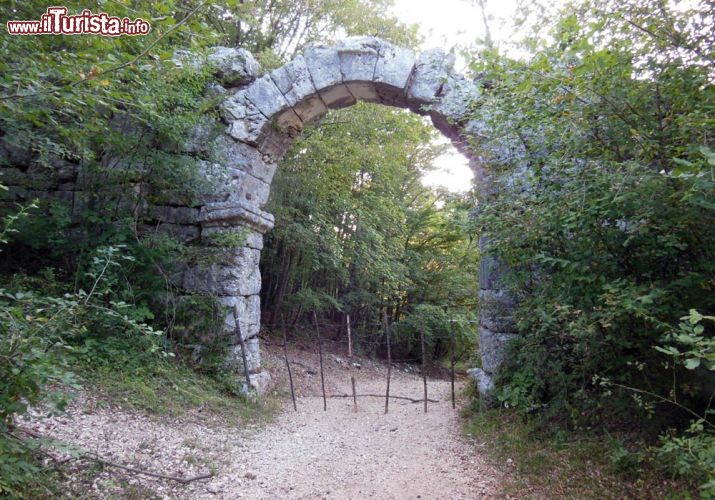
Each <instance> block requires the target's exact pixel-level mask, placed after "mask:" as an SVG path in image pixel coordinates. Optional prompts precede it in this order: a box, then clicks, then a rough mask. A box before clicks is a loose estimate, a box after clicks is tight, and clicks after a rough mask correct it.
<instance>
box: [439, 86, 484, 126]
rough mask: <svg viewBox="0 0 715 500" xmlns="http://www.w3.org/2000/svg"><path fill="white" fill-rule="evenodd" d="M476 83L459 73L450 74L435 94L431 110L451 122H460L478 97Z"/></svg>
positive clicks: (467, 114)
mask: <svg viewBox="0 0 715 500" xmlns="http://www.w3.org/2000/svg"><path fill="white" fill-rule="evenodd" d="M479 95H480V94H479V89H478V88H477V85H476V84H475V83H474V82H472V81H469V80H467V79H466V78H464V77H463V76H461V75H453V74H450V75H449V76H448V77H447V81H446V82H445V83H444V85H443V86H442V88H441V91H440V92H439V94H438V95H437V101H436V102H435V103H434V104H433V105H432V110H433V111H434V112H436V113H439V114H441V115H443V116H445V117H448V118H449V119H450V120H452V121H453V122H460V121H462V120H464V119H465V118H467V117H468V116H469V114H470V113H469V112H470V109H471V107H472V106H473V105H474V103H475V102H476V101H477V100H478V99H479Z"/></svg>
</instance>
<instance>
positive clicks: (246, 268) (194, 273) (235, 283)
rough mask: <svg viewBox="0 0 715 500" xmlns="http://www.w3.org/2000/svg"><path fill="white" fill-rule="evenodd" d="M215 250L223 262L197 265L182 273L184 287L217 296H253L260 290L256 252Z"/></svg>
mask: <svg viewBox="0 0 715 500" xmlns="http://www.w3.org/2000/svg"><path fill="white" fill-rule="evenodd" d="M218 252H221V254H222V258H223V259H224V260H223V262H221V263H218V264H210V265H197V266H194V267H192V268H190V269H188V270H187V271H186V272H185V273H184V277H183V279H182V287H183V288H184V290H187V291H189V292H191V293H208V294H212V295H219V296H237V295H257V294H258V293H259V292H260V291H261V272H260V270H259V269H258V261H259V259H260V255H261V253H260V251H259V250H254V249H252V248H239V249H222V250H219V251H218ZM212 254H213V255H216V254H217V252H216V251H214V252H212Z"/></svg>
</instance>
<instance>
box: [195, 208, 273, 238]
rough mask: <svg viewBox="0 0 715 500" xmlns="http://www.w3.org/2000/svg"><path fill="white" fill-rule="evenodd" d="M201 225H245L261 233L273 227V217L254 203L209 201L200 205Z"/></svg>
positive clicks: (199, 218)
mask: <svg viewBox="0 0 715 500" xmlns="http://www.w3.org/2000/svg"><path fill="white" fill-rule="evenodd" d="M198 220H199V222H201V225H202V227H210V226H224V225H226V224H230V223H232V224H237V225H245V226H247V227H250V228H252V229H254V230H256V231H258V232H259V233H261V234H265V233H266V232H268V231H269V230H271V229H273V224H274V223H275V218H274V217H273V215H272V214H269V213H268V212H264V211H262V210H260V209H259V208H258V207H256V206H255V205H250V204H247V203H242V202H225V203H210V204H207V205H204V206H203V207H201V212H200V214H199V217H198Z"/></svg>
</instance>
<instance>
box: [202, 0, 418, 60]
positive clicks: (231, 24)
mask: <svg viewBox="0 0 715 500" xmlns="http://www.w3.org/2000/svg"><path fill="white" fill-rule="evenodd" d="M392 3H393V2H392V0H317V1H315V0H313V1H308V0H298V1H296V0H277V1H273V2H261V1H259V0H229V1H225V2H221V4H220V5H214V6H212V8H211V9H210V12H209V14H208V16H207V17H208V18H209V19H210V21H211V23H212V24H214V25H216V26H217V27H218V28H219V31H220V33H221V42H222V43H223V44H225V45H227V46H240V47H245V48H247V49H248V50H250V51H251V52H253V53H254V54H256V55H257V56H258V57H259V60H260V61H261V63H262V64H263V66H264V68H272V67H275V66H278V65H280V62H285V61H286V60H289V59H291V58H292V57H293V56H294V55H296V54H297V53H299V52H300V51H301V50H302V49H303V47H304V46H305V45H306V44H309V43H314V42H327V43H329V42H333V41H335V40H337V39H339V38H341V37H344V36H352V35H375V36H378V37H380V38H383V39H385V40H389V41H392V42H394V43H397V44H400V45H407V46H414V45H416V44H417V42H418V41H419V40H418V35H417V27H416V26H406V25H404V24H403V23H401V22H400V21H399V20H397V19H396V18H395V17H393V16H392V15H390V14H389V9H390V6H391V5H392Z"/></svg>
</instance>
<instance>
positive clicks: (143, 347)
mask: <svg viewBox="0 0 715 500" xmlns="http://www.w3.org/2000/svg"><path fill="white" fill-rule="evenodd" d="M122 251H123V249H122V248H120V247H105V248H101V249H98V251H97V252H96V255H95V256H94V257H93V259H92V265H91V266H90V268H89V270H88V271H87V277H88V278H89V279H90V280H91V281H90V283H91V288H89V291H85V290H82V289H80V290H79V291H78V292H75V293H69V292H66V293H61V292H62V288H63V286H62V285H61V284H60V283H58V282H57V281H56V279H55V276H54V273H53V272H52V271H51V270H47V271H45V272H44V273H42V276H41V277H40V278H39V279H35V278H26V279H23V278H22V277H19V276H16V277H14V278H13V282H12V283H10V284H9V285H10V286H11V287H12V288H14V290H12V289H10V288H8V289H2V290H0V317H1V320H0V358H1V359H2V360H3V363H1V364H0V379H1V380H2V384H0V449H2V450H3V454H2V455H0V457H2V458H0V472H1V473H0V491H2V492H5V493H10V494H14V493H17V491H18V488H21V487H22V486H23V485H24V484H25V483H27V482H28V481H31V480H32V477H33V475H34V474H35V473H36V472H37V468H36V465H35V461H34V459H33V458H32V453H33V449H32V447H28V445H27V444H26V443H23V442H21V441H18V438H17V437H16V436H14V434H12V430H13V428H14V418H15V417H16V416H18V415H23V414H24V413H26V411H27V409H28V407H29V406H30V405H36V404H38V403H40V402H43V401H45V402H50V403H51V407H52V408H53V409H54V411H61V410H62V409H63V407H64V405H65V404H66V402H67V398H66V396H65V394H64V393H63V392H62V391H64V390H66V389H67V388H68V387H71V386H76V385H77V380H76V377H75V375H74V373H73V368H72V365H73V364H75V363H78V362H81V363H82V364H84V365H87V364H89V363H102V362H109V361H110V360H111V362H112V363H116V364H118V365H120V366H121V364H122V363H123V362H124V361H127V358H124V359H123V358H122V356H121V354H124V355H125V356H126V355H127V354H126V352H127V346H128V345H131V346H133V353H135V354H136V353H138V352H141V353H142V355H143V357H144V360H146V359H147V358H152V357H154V356H156V353H158V352H160V346H159V345H158V344H157V341H156V339H157V338H158V336H159V335H161V332H160V331H157V330H154V329H153V328H151V327H150V326H148V325H147V324H145V323H142V320H143V319H145V316H146V312H145V311H142V310H141V308H135V307H133V306H131V305H129V304H127V303H125V302H122V301H120V300H113V299H112V298H111V297H112V295H113V293H112V292H113V287H116V278H115V277H116V269H117V268H120V267H121V265H122V264H121V263H122V261H123V260H127V259H128V258H129V257H128V256H126V255H123V254H122ZM41 282H42V284H40V283H41ZM27 285H31V286H30V287H28V286H27ZM25 288H27V289H30V290H31V289H33V288H34V289H40V290H41V292H35V291H25V290H24V289H25ZM102 338H103V339H104V340H105V342H99V341H98V340H99V339H102ZM140 361H141V360H139V359H134V358H131V362H134V363H138V362H140ZM114 367H115V369H116V365H114ZM48 387H57V389H56V390H55V389H52V390H49V389H48Z"/></svg>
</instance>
